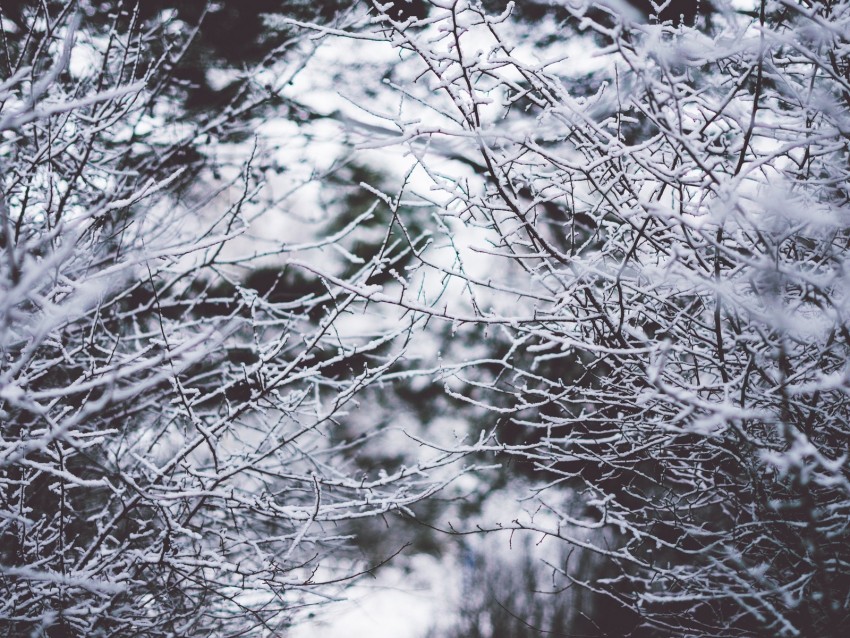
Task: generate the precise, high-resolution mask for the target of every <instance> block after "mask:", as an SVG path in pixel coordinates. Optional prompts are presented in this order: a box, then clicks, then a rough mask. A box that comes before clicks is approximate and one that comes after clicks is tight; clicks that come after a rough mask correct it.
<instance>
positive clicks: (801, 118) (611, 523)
mask: <svg viewBox="0 0 850 638" xmlns="http://www.w3.org/2000/svg"><path fill="white" fill-rule="evenodd" d="M616 4H617V3H610V2H605V3H602V2H600V3H588V2H567V3H563V5H564V7H565V9H566V14H567V15H566V17H563V16H561V18H563V19H562V20H561V21H560V22H558V21H555V20H553V19H547V18H545V16H544V17H543V18H541V19H540V20H539V21H538V22H537V23H536V24H535V25H534V27H533V29H532V30H529V29H528V28H527V27H526V26H524V25H523V24H522V23H520V22H518V21H516V20H514V19H513V18H512V7H511V6H508V7H507V8H505V10H504V12H503V13H501V14H498V13H488V11H487V10H485V9H484V8H483V7H482V6H481V5H480V4H479V3H476V2H464V1H457V2H455V1H447V2H443V1H439V2H438V1H436V0H435V1H433V2H431V3H430V5H431V6H430V8H429V11H427V12H423V13H425V14H426V17H409V18H408V17H405V16H404V15H396V12H394V11H392V10H390V9H388V8H387V5H382V4H375V9H374V15H375V18H374V19H373V23H374V24H376V25H377V30H376V28H375V27H368V29H369V30H368V31H363V30H360V31H354V32H352V37H363V34H364V33H369V34H370V37H375V34H380V36H381V37H382V38H384V41H385V42H386V43H387V44H388V45H389V46H391V47H393V48H394V50H395V51H396V53H397V62H396V63H395V65H394V66H393V68H392V69H389V70H387V71H386V72H385V73H384V74H383V77H384V80H385V82H384V87H387V88H385V89H384V91H385V92H383V93H382V92H380V91H381V90H382V89H379V88H376V87H375V86H371V85H370V86H369V87H368V90H370V91H373V95H374V94H377V95H379V96H381V99H380V100H377V101H375V100H369V98H368V97H364V98H363V99H362V101H361V103H362V104H363V106H364V109H366V110H368V112H369V116H370V117H373V118H374V117H383V118H384V121H385V122H386V127H385V130H384V131H383V134H382V133H381V131H380V127H377V126H372V127H371V128H369V129H368V132H369V138H370V139H369V140H368V142H365V143H364V145H363V148H367V147H368V148H374V147H379V146H381V145H383V146H386V147H388V148H389V147H393V146H396V147H401V148H403V149H405V150H406V152H407V153H408V157H409V158H410V163H411V166H412V168H411V175H413V176H415V179H414V180H412V182H411V183H412V184H413V186H411V187H410V188H409V189H408V190H409V195H408V197H409V198H410V199H416V196H417V195H418V197H420V198H421V199H420V201H422V202H428V203H430V204H432V205H433V206H435V207H436V208H437V210H438V213H437V215H436V216H435V223H434V225H433V228H432V232H433V234H434V237H435V241H434V243H433V244H432V246H431V248H430V249H429V250H417V249H416V247H415V246H414V245H412V244H411V250H412V251H413V252H414V253H415V255H416V259H415V260H414V261H415V264H416V265H417V268H416V269H414V268H413V267H409V268H408V274H407V275H406V277H407V281H410V280H411V278H412V277H414V275H413V274H410V273H415V275H416V276H419V277H421V278H422V280H423V281H428V280H434V279H438V280H439V281H440V282H441V286H437V287H435V288H431V289H428V288H427V286H425V287H423V286H415V285H405V284H404V282H399V283H397V284H393V283H392V282H390V284H389V285H387V286H384V288H383V289H382V290H378V289H376V288H375V287H373V286H370V285H368V284H367V282H366V280H365V278H364V279H361V280H360V281H357V280H349V281H341V280H339V279H336V280H331V279H329V281H331V283H332V284H333V286H335V288H334V290H335V291H336V293H335V294H339V295H345V294H348V293H351V294H355V295H358V296H360V297H361V298H363V299H366V300H368V301H370V302H371V303H372V304H385V305H390V306H394V307H396V308H399V309H402V310H404V311H406V312H408V313H410V314H411V315H422V316H426V317H430V319H431V320H432V322H438V321H445V322H447V323H448V324H450V325H451V326H452V328H451V335H447V337H448V338H449V340H448V341H446V342H444V343H443V347H442V357H441V359H440V360H439V361H438V362H435V363H434V366H435V368H434V370H431V371H430V372H429V374H435V373H436V374H437V375H438V376H439V377H440V378H441V379H442V380H443V381H444V384H445V389H446V392H447V393H448V394H450V395H451V396H453V397H455V398H458V399H461V400H465V401H467V402H468V403H469V404H470V405H473V406H474V407H475V408H476V409H478V410H483V411H484V412H485V415H484V416H482V417H481V418H479V419H478V420H477V426H478V427H479V428H480V427H484V429H485V432H484V433H483V435H482V437H481V438H480V439H478V441H479V442H478V444H477V445H475V444H473V445H471V447H472V448H475V449H477V450H479V451H490V452H493V453H497V454H500V455H502V456H503V457H504V456H510V457H513V458H514V459H516V460H517V461H519V462H524V463H526V464H528V467H529V468H530V469H529V470H528V472H527V474H529V475H531V476H533V477H535V478H536V479H538V481H539V482H538V484H537V485H536V486H535V488H534V489H533V490H532V497H531V500H530V501H529V502H530V503H531V504H532V505H530V506H527V508H526V512H525V514H523V515H521V516H518V517H517V518H516V519H515V520H513V522H506V523H505V524H504V525H503V527H513V528H518V529H528V530H536V531H539V532H541V533H543V534H547V535H553V536H557V537H560V538H563V539H564V540H565V541H567V542H569V543H572V544H574V545H576V546H579V547H581V548H584V549H586V550H589V551H593V552H596V553H597V554H599V555H600V556H602V557H604V558H605V559H606V560H607V561H608V563H609V565H611V566H612V567H614V568H615V569H614V574H615V575H614V576H611V577H607V578H599V579H591V578H587V579H582V577H581V576H579V575H575V574H573V573H572V572H568V571H567V570H566V569H565V570H564V572H563V576H564V578H565V579H567V580H568V581H569V580H572V581H575V582H576V583H577V584H579V585H582V586H584V587H586V588H588V589H590V590H592V591H593V592H596V593H597V594H598V595H601V596H604V597H607V598H608V599H609V600H611V601H612V602H611V604H612V605H614V606H619V607H622V608H625V609H628V610H630V611H631V613H632V614H633V615H634V618H635V619H636V620H635V627H634V630H635V631H636V632H639V631H642V632H648V633H651V634H652V635H675V636H681V635H700V636H702V635H712V636H755V635H762V636H799V635H806V636H840V635H844V634H845V633H846V631H847V630H848V627H850V616H848V611H847V610H848V608H850V568H848V565H850V563H848V561H849V560H850V555H848V549H847V548H848V547H849V546H850V545H848V540H849V539H848V520H850V518H848V515H850V482H848V479H849V478H850V477H848V469H849V468H848V458H847V444H848V425H847V424H848V422H850V413H848V403H847V396H848V377H847V363H846V362H847V357H848V338H850V332H848V327H850V326H849V325H848V318H847V317H845V314H846V297H847V290H848V288H847V283H846V274H845V268H846V267H845V264H846V262H847V249H848V236H847V224H846V221H845V218H846V217H847V215H848V212H850V208H849V207H848V204H849V203H850V194H849V193H848V186H847V185H848V183H850V163H848V156H850V155H848V151H850V148H849V147H848V140H850V136H848V130H850V115H848V113H850V67H848V63H847V60H848V59H850V56H848V52H850V32H849V31H848V26H849V25H850V4H848V3H847V2H845V1H844V0H834V1H830V2H819V3H810V2H805V1H800V2H797V1H796V0H793V1H792V0H777V1H774V0H761V1H760V2H758V3H754V8H753V10H752V11H748V10H733V9H732V8H731V7H730V6H729V5H728V4H727V3H723V2H714V3H712V4H713V5H714V9H715V10H714V11H713V12H712V13H711V15H710V16H709V17H703V18H698V17H696V16H695V15H692V16H690V18H689V19H687V20H674V19H672V18H671V19H666V20H665V15H666V14H664V13H662V12H663V11H666V10H667V8H668V7H667V5H669V3H664V2H661V3H652V4H653V6H655V5H657V6H656V7H655V9H654V11H655V12H656V14H655V17H654V19H653V18H648V19H647V18H645V17H643V18H642V17H641V16H640V15H636V16H633V15H632V14H627V13H623V12H618V11H617V10H615V8H614V7H615V5H616ZM564 33H569V34H571V35H570V38H569V39H565V38H564V37H563V34H564ZM570 39H571V42H570V41H568V40H570ZM589 52H592V54H593V57H591V58H588V57H586V56H587V54H588V53H589ZM582 53H583V54H584V56H582ZM386 91H395V92H396V94H397V95H398V99H397V100H396V101H395V102H394V103H390V102H389V100H390V97H388V93H387V92H386ZM367 100H369V101H367ZM416 179H420V180H422V181H421V182H416ZM417 183H419V184H424V186H423V187H422V188H416V187H415V185H416V184H417ZM387 200H388V201H390V202H393V201H396V200H395V199H393V198H392V197H390V196H389V195H387ZM396 223H397V224H399V225H400V227H401V231H403V230H404V227H403V220H401V219H398V220H396ZM374 263H375V265H376V267H381V264H380V261H379V260H376V261H375V262H374ZM429 278H430V279H429ZM452 339H453V340H452ZM452 344H454V345H452ZM435 371H436V372H435ZM487 413H489V416H486V414H487ZM476 438H477V437H476ZM446 449H449V448H448V447H447V448H446ZM465 449H468V448H465ZM612 531H613V532H615V533H614V534H613V535H612V534H611V532H612Z"/></svg>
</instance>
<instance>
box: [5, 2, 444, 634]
mask: <svg viewBox="0 0 850 638" xmlns="http://www.w3.org/2000/svg"><path fill="white" fill-rule="evenodd" d="M104 6H105V5H104ZM147 9H149V7H147V6H143V4H140V5H137V6H136V7H133V6H132V5H128V8H127V9H126V10H125V9H122V8H121V7H120V6H119V7H116V8H115V10H114V11H113V12H111V13H103V12H102V11H99V10H96V9H95V8H93V7H92V6H91V5H89V3H86V2H81V3H75V2H69V3H33V4H32V5H22V7H17V6H16V8H15V11H14V12H9V13H5V14H4V15H2V16H0V17H2V20H3V22H2V26H3V38H2V42H1V43H0V44H2V48H3V50H2V53H0V66H2V69H3V71H2V78H3V79H2V82H1V83H0V133H2V135H3V137H2V141H0V163H2V168H0V174H2V180H3V181H2V189H0V246H2V260H0V424H1V425H0V427H2V430H0V434H2V438H0V504H2V507H0V511H2V517H0V591H2V600H0V633H2V634H4V635H9V636H19V635H32V636H42V635H47V636H52V637H58V636H83V635H86V636H112V635H145V636H175V635H178V636H195V635H198V636H200V635H204V636H210V635H216V636H231V635H240V636H241V635H271V634H274V635H279V632H280V630H281V628H283V627H285V626H287V624H288V623H290V622H291V620H292V618H293V617H295V616H296V615H297V613H298V611H299V609H301V608H303V607H304V606H307V605H313V604H316V603H318V602H322V601H324V600H327V599H329V598H332V597H333V596H335V595H336V592H337V590H338V589H339V587H340V586H341V583H342V582H344V580H345V579H346V578H349V577H351V576H352V575H353V574H354V573H356V572H357V571H358V570H361V569H364V568H365V567H369V566H364V565H362V564H360V563H359V562H358V561H357V560H356V557H355V555H353V554H352V553H350V552H348V550H347V547H348V546H349V545H350V538H349V537H348V536H347V534H346V532H345V529H344V528H343V527H340V524H341V522H342V521H347V520H352V519H355V520H356V519H360V518H365V517H371V516H375V515H380V514H383V513H385V512H388V511H392V510H395V509H398V508H406V507H408V506H409V505H410V504H412V503H415V502H416V501H418V500H419V499H422V498H424V497H426V496H428V495H430V494H432V493H434V492H435V491H436V490H437V489H439V488H440V486H441V485H442V484H444V483H445V482H446V481H447V480H448V478H449V477H448V475H447V474H446V473H440V472H439V471H437V473H436V475H435V474H433V473H430V472H431V471H432V470H439V468H441V467H442V466H444V465H446V464H447V463H449V462H450V461H452V460H453V459H454V458H456V457H457V454H455V453H453V452H449V453H438V454H432V455H431V457H430V459H427V460H426V459H424V458H423V460H422V461H421V462H420V463H419V464H418V465H417V464H414V465H413V466H412V467H404V466H400V465H395V466H387V467H383V468H381V469H382V470H383V471H381V472H373V473H371V474H368V475H367V474H365V473H363V472H362V471H361V470H359V469H358V467H357V466H356V464H355V463H354V462H353V461H352V450H355V449H356V448H357V447H358V445H359V444H360V443H362V441H360V442H358V441H352V440H350V439H349V438H346V437H343V436H334V435H333V433H334V432H335V431H336V430H338V429H339V428H341V427H342V426H343V424H344V423H345V422H346V420H347V419H348V418H349V417H348V416H347V415H348V414H349V413H350V412H355V411H356V408H357V404H356V401H355V398H356V396H357V395H358V394H359V393H361V392H362V391H363V390H364V389H366V388H368V387H370V386H371V385H372V384H374V383H375V382H376V381H379V380H381V379H382V377H384V376H386V375H388V374H390V373H391V372H392V371H393V370H394V369H395V367H396V363H397V361H398V360H399V358H400V357H401V356H402V353H403V352H404V348H405V343H406V342H407V340H409V336H410V334H411V333H412V331H414V330H415V329H416V327H417V326H418V325H419V324H420V323H421V318H418V317H414V316H409V317H407V318H404V317H402V318H401V319H400V320H399V321H394V322H392V325H387V322H383V323H380V322H379V323H378V324H376V325H373V326H372V327H371V329H370V330H366V331H364V330H358V329H356V327H354V326H352V325H349V324H350V323H351V321H350V318H351V317H356V316H358V315H360V314H362V312H364V308H365V306H366V304H364V301H363V300H362V298H361V297H360V296H358V295H357V294H354V293H342V294H339V293H337V292H334V291H332V290H331V288H330V287H329V284H328V282H327V280H322V279H320V278H318V277H314V276H312V275H305V274H303V272H302V271H295V270H294V269H293V268H286V267H284V266H285V264H284V261H283V259H284V258H285V256H286V251H287V250H288V249H287V248H286V247H285V246H284V244H286V243H287V238H282V239H281V240H280V241H279V242H278V244H279V245H278V247H277V249H275V250H272V249H268V251H267V254H266V260H265V261H262V260H260V259H258V258H257V254H256V253H257V252H259V251H257V250H254V251H253V252H249V253H247V256H245V254H244V253H236V252H234V250H232V249H231V246H232V240H235V239H236V238H238V237H239V236H240V235H248V234H251V233H253V232H262V231H254V230H252V228H256V227H257V224H261V223H262V219H261V218H257V217H256V215H257V213H258V211H260V210H262V208H261V205H263V206H265V205H268V203H269V197H270V196H269V195H268V192H267V190H266V189H265V187H266V175H268V173H269V170H271V168H273V161H272V159H271V155H270V154H269V153H267V152H266V151H267V150H268V149H266V148H265V147H263V145H262V142H261V141H258V140H256V139H255V140H254V141H252V139H251V137H250V135H249V136H246V135H245V131H246V129H247V130H250V129H251V128H252V126H253V124H252V122H253V121H254V120H252V117H253V115H254V114H256V113H258V112H259V111H260V110H261V109H262V108H263V107H265V106H269V105H271V106H274V105H279V104H280V103H281V99H282V98H281V95H280V92H279V90H278V88H279V87H282V86H287V85H288V84H289V83H290V82H291V80H292V79H293V78H294V77H295V76H296V75H297V73H298V72H299V70H300V69H302V68H303V66H304V63H305V61H306V60H308V59H309V56H310V54H311V52H312V51H313V50H314V49H315V39H314V38H313V35H314V34H313V33H308V34H306V35H309V36H310V38H311V39H309V40H307V39H306V36H305V35H304V34H298V33H295V32H292V31H291V32H289V33H288V35H287V37H285V38H280V39H278V40H277V41H276V42H275V48H274V50H273V51H272V52H271V53H269V54H268V55H267V56H266V57H265V58H263V59H262V60H261V62H260V65H259V66H258V68H257V69H252V70H250V71H244V70H243V71H240V72H239V73H237V77H236V79H235V84H234V85H233V90H232V91H231V92H230V93H229V101H227V102H225V103H224V104H221V105H220V106H219V108H218V110H216V111H213V112H211V113H206V114H204V115H203V116H199V115H198V114H197V113H192V112H190V111H187V110H186V90H185V87H186V84H185V79H184V78H183V76H182V75H181V73H178V72H177V70H179V69H180V65H181V64H182V63H183V61H184V60H185V57H186V56H187V55H189V54H190V53H191V46H192V43H193V42H194V40H193V38H196V37H197V34H198V33H199V29H203V24H204V23H203V22H200V23H198V24H195V25H192V24H190V23H187V22H185V21H182V20H179V19H177V17H176V14H175V13H174V12H173V11H169V10H166V9H163V10H160V11H158V12H153V13H151V12H150V11H148V12H147V13H146V12H145V11H146V10H147ZM208 10H209V12H214V11H215V10H216V9H215V7H214V6H212V5H211V6H210V7H208ZM203 17H204V16H201V18H203ZM336 19H337V20H339V21H342V20H343V19H344V18H343V17H342V16H338V17H337V18H336ZM272 72H273V73H274V75H273V77H272V79H269V78H270V74H271V73H272ZM228 136H230V137H228ZM229 139H230V140H233V139H235V140H236V141H235V142H233V141H232V142H226V140H229ZM234 158H235V159H234ZM277 203H278V204H279V203H280V202H279V201H278V202H277ZM360 213H361V217H365V216H368V214H369V211H368V210H363V211H360ZM258 219H259V221H258ZM357 227H358V225H357V224H356V223H353V224H350V225H348V226H346V227H344V228H342V229H340V230H338V231H337V232H335V233H334V234H332V235H331V236H329V237H327V238H324V239H322V238H319V239H318V240H317V241H315V242H312V243H310V242H308V243H307V244H302V245H300V246H297V247H293V248H292V250H297V251H298V255H299V258H300V259H302V260H306V262H308V263H309V261H310V254H311V251H315V250H318V249H321V248H322V247H325V248H327V247H330V246H333V245H335V244H338V243H340V242H342V241H344V240H345V239H346V238H347V237H348V236H349V235H350V234H351V233H352V232H353V231H354V230H355V229H356V228H357ZM289 243H291V242H289ZM391 250H392V249H391V247H388V248H387V250H386V251H385V252H386V259H387V263H388V264H392V263H393V262H394V260H396V259H398V258H399V257H398V255H397V254H396V253H392V252H391ZM402 252H404V251H402ZM270 258H275V259H277V261H274V262H273V263H272V264H271V265H270V262H269V259H270ZM261 265H262V266H263V268H259V266H261ZM346 321H349V324H346ZM379 435H380V432H378V430H377V429H375V431H373V432H370V433H369V436H368V437H365V438H366V439H371V438H374V437H376V436H379ZM387 553H391V552H390V551H388V552H387Z"/></svg>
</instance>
